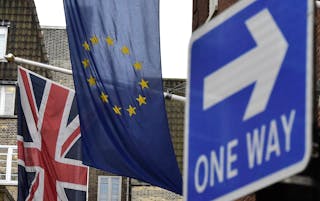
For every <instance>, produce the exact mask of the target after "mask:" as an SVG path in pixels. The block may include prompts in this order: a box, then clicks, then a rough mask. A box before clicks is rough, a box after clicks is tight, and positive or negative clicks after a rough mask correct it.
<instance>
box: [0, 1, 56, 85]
mask: <svg viewBox="0 0 320 201" xmlns="http://www.w3.org/2000/svg"><path fill="white" fill-rule="evenodd" d="M0 5H1V6H0V22H5V23H3V24H8V25H9V27H8V39H7V51H6V53H13V54H14V55H15V56H17V57H21V58H25V59H29V60H33V61H38V62H42V63H47V61H48V58H47V54H46V51H45V48H44V43H43V36H42V33H41V30H40V26H39V20H38V16H37V12H36V7H35V4H34V2H33V0H10V1H7V0H0ZM0 24H1V23H0ZM25 67H27V68H29V69H30V70H32V71H35V72H36V73H39V74H41V75H43V76H46V77H50V74H49V72H48V71H47V70H45V69H40V68H38V67H33V66H28V65H25ZM0 80H17V65H16V64H14V63H7V62H0Z"/></svg>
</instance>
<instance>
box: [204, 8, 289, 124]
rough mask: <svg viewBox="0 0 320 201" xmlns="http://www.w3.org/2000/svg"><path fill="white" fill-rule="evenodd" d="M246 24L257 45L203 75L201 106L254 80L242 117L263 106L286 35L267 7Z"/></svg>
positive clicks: (281, 58)
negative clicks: (208, 73)
mask: <svg viewBox="0 0 320 201" xmlns="http://www.w3.org/2000/svg"><path fill="white" fill-rule="evenodd" d="M246 26H247V28H248V29H249V31H250V33H251V34H252V37H253V38H254V40H255V42H256V43H257V46H256V47H255V48H253V49H251V50H250V51H248V52H246V53H244V54H243V55H241V56H240V57H239V58H237V59H236V60H233V61H232V62H230V63H228V64H226V65H225V66H223V67H221V68H220V69H219V70H217V71H215V72H213V73H212V74H210V75H208V76H206V77H205V79H204V91H203V110H207V109H209V108H210V107H212V106H214V105H216V104H218V103H219V102H220V101H223V100H224V99H226V98H228V97H229V96H231V95H233V94H235V93H236V92H238V91H240V90H242V89H244V88H245V87H248V86H249V85H251V84H253V83H255V86H254V89H253V92H252V95H251V98H250V101H249V103H248V105H247V108H246V112H245V114H244V116H243V121H245V120H248V119H250V118H251V117H253V116H255V115H257V114H259V113H261V112H263V111H264V110H265V109H266V106H267V103H268V101H269V98H270V95H271V92H272V89H273V87H274V84H275V81H276V79H277V76H278V73H279V70H280V68H281V65H282V62H283V59H284V57H285V55H286V52H287V49H288V43H287V41H286V39H285V37H284V36H283V35H282V33H281V31H280V30H279V28H278V26H277V25H276V23H275V21H274V19H273V17H272V16H271V14H270V13H269V11H268V10H267V9H264V10H262V11H261V12H259V13H258V14H256V15H254V16H253V17H251V18H250V19H248V20H247V21H246ZM235 34H236V33H235ZM235 45H236V44H235Z"/></svg>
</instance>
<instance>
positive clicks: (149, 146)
mask: <svg viewBox="0 0 320 201" xmlns="http://www.w3.org/2000/svg"><path fill="white" fill-rule="evenodd" d="M64 6H65V13H66V21H67V32H68V38H69V47H70V52H71V62H72V69H73V78H74V82H75V88H76V96H77V102H78V109H79V115H80V125H81V132H82V150H83V161H84V163H85V164H86V165H89V166H92V167H96V168H99V169H102V170H106V171H108V172H112V173H115V174H118V175H124V176H128V177H132V178H136V179H139V180H142V181H145V182H148V183H150V184H152V185H156V186H159V187H162V188H165V189H168V190H170V191H173V192H176V193H179V194H181V193H182V178H181V174H180V171H179V168H178V165H177V161H176V158H175V154H174V150H173V146H172V143H171V138H170V133H169V128H168V121H167V117H166V112H165V105H164V98H163V89H162V79H161V66H160V45H159V41H160V39H159V38H160V37H159V0H90V1H88V0H64Z"/></svg>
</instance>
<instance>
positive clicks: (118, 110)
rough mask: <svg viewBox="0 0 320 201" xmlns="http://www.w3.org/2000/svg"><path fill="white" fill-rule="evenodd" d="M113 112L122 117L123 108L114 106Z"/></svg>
mask: <svg viewBox="0 0 320 201" xmlns="http://www.w3.org/2000/svg"><path fill="white" fill-rule="evenodd" d="M112 109H113V111H114V113H116V114H117V115H121V111H120V110H121V107H118V106H116V105H115V106H114V107H113V108H112Z"/></svg>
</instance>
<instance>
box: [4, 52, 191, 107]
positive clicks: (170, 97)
mask: <svg viewBox="0 0 320 201" xmlns="http://www.w3.org/2000/svg"><path fill="white" fill-rule="evenodd" d="M4 58H5V59H6V60H7V61H8V62H14V63H17V64H27V65H32V66H37V67H40V68H45V69H49V70H53V71H56V72H60V73H64V74H68V75H72V70H69V69H65V68H62V67H57V66H52V65H49V64H44V63H40V62H37V61H32V60H29V59H23V58H20V57H16V56H14V55H13V54H12V53H9V54H7V55H5V56H4ZM163 95H164V98H165V99H168V100H176V101H181V102H185V101H186V98H185V97H183V96H178V95H175V94H172V93H168V92H163Z"/></svg>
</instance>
